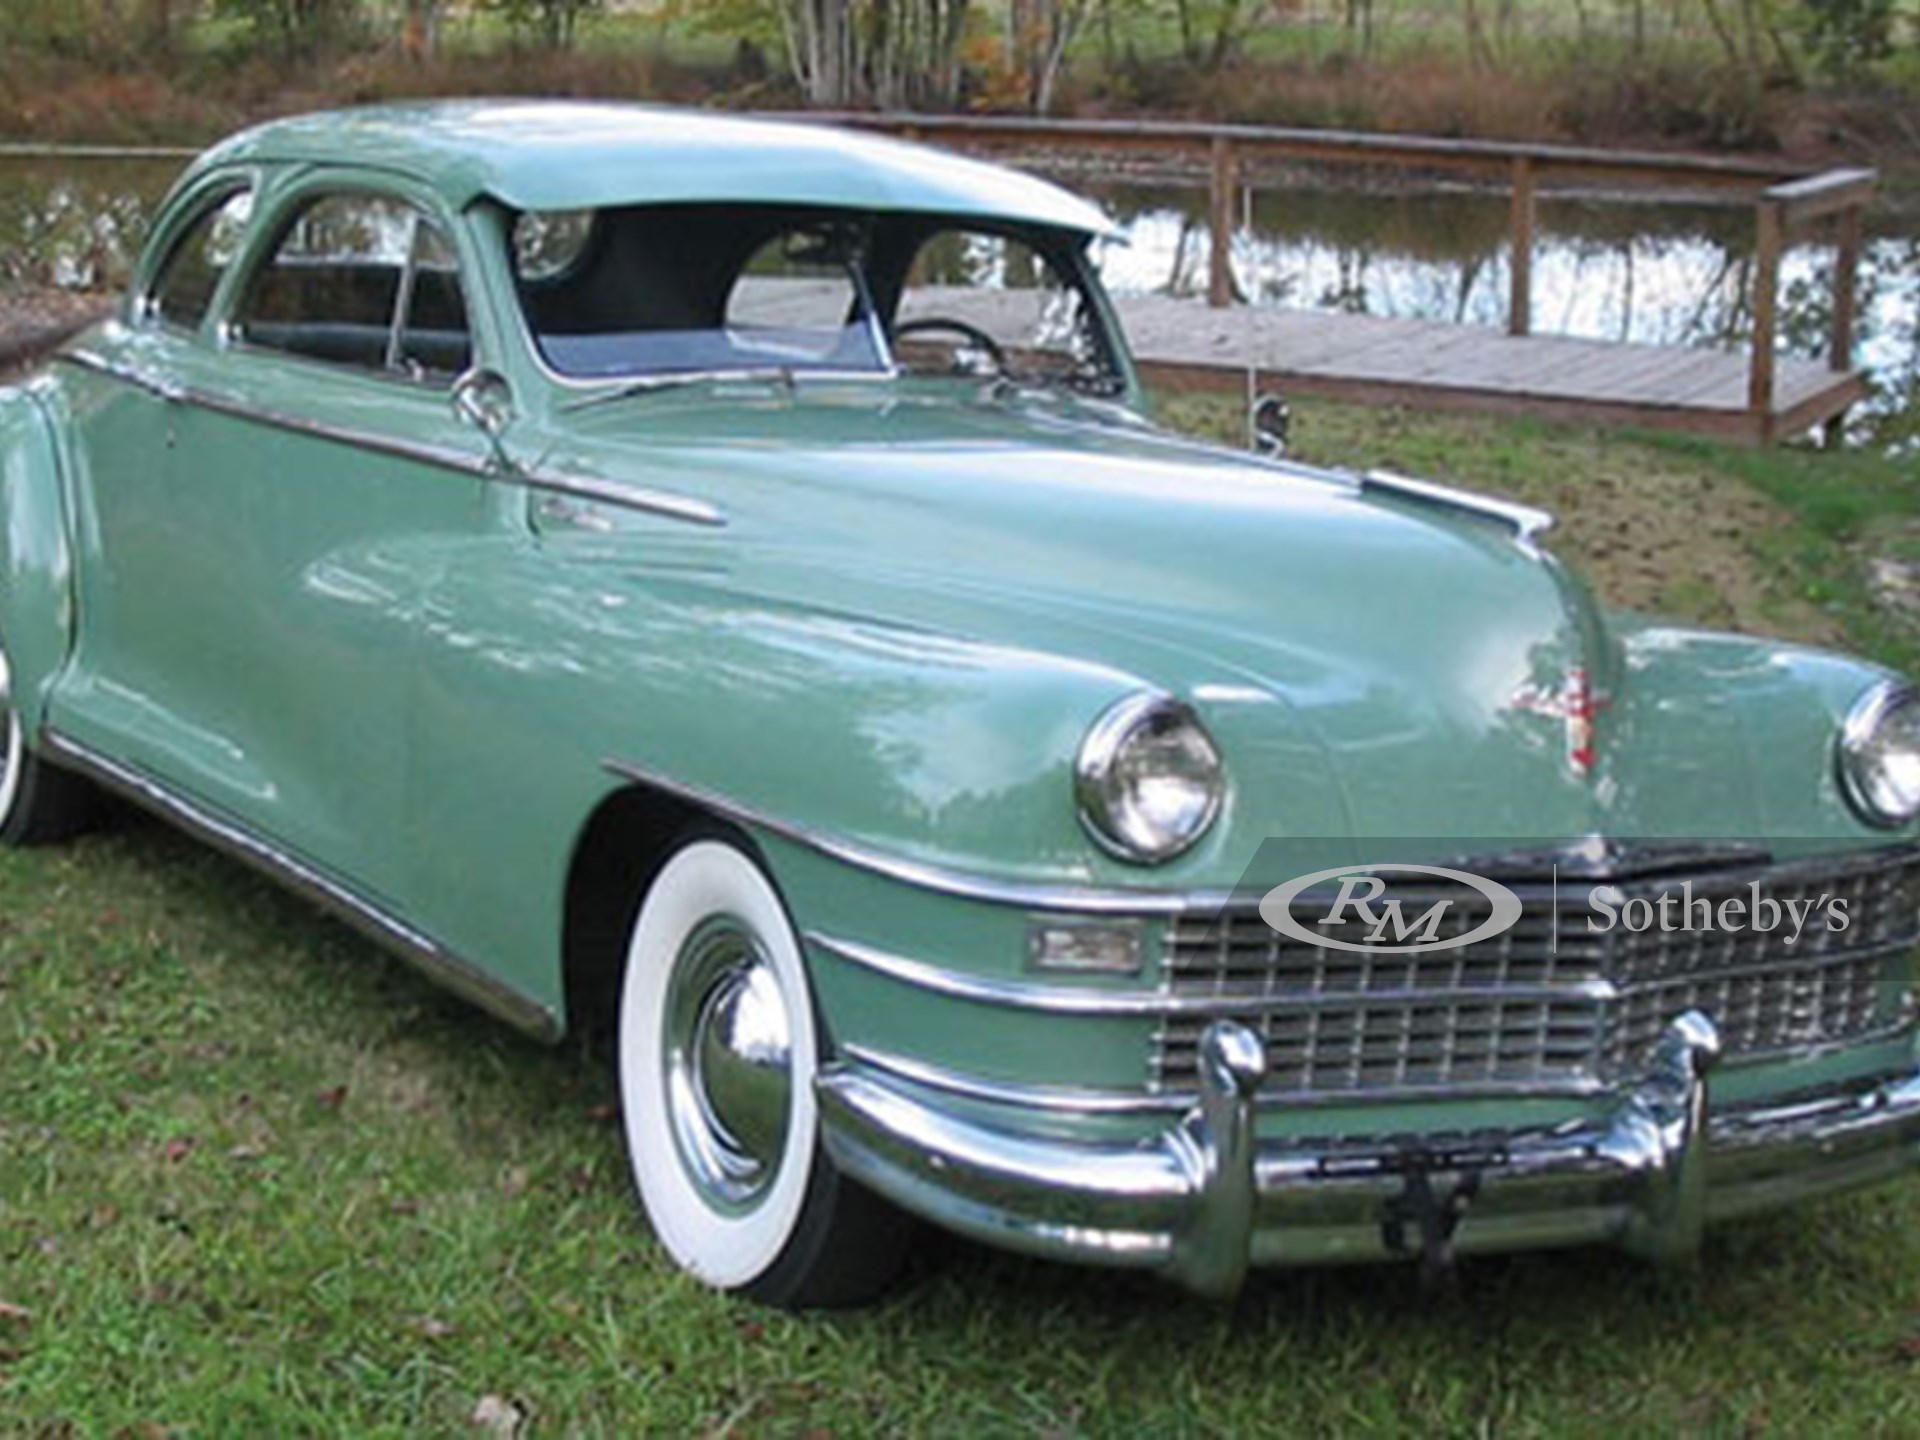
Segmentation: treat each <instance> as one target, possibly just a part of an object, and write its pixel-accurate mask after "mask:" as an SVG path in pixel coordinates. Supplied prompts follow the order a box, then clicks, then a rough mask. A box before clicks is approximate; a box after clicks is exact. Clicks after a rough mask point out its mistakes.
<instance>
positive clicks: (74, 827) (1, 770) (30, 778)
mask: <svg viewBox="0 0 1920 1440" xmlns="http://www.w3.org/2000/svg"><path fill="white" fill-rule="evenodd" d="M0 731H3V732H4V734H3V735H0V843H4V844H7V845H41V844H45V843H47V842H49V841H53V840H64V839H66V838H67V837H68V836H69V835H72V834H75V833H76V832H78V831H80V830H83V829H85V828H86V826H87V824H88V823H89V822H90V821H91V820H92V818H93V813H94V806H95V803H96V800H97V797H96V796H95V794H94V792H93V788H92V787H91V786H89V785H88V784H87V782H86V781H84V780H82V779H81V778H80V777H79V776H77V775H70V774H68V773H67V772H66V771H64V770H60V769H56V768H55V767H54V766H51V765H49V764H47V763H46V762H45V761H44V760H42V759H40V758H39V757H38V756H37V755H35V754H34V753H33V748H32V747H31V746H30V745H28V744H27V733H26V725H25V724H24V723H23V722H22V721H21V719H20V712H19V711H18V710H16V709H15V708H14V704H13V668H12V666H11V665H10V664H9V662H8V660H7V653H6V650H5V648H4V647H3V646H0Z"/></svg>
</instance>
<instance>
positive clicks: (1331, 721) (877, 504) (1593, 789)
mask: <svg viewBox="0 0 1920 1440" xmlns="http://www.w3.org/2000/svg"><path fill="white" fill-rule="evenodd" d="M575 418H576V420H577V422H578V423H576V424H575V425H573V426H571V427H570V428H569V431H568V437H567V439H566V440H565V441H564V442H558V443H554V444H553V445H551V446H550V447H548V448H547V450H546V453H545V454H544V455H543V457H542V458H541V460H540V462H539V464H540V467H541V469H542V470H543V471H546V472H549V473H553V474H557V475H573V476H577V477H579V478H583V479H588V480H594V481H601V482H614V483H618V482H621V481H625V482H628V483H633V484H642V485H647V486H651V487H656V488H660V489H666V490H671V491H675V492H679V493H684V494H688V495H692V496H697V497H699V498H702V499H705V500H707V501H710V502H712V503H714V504H715V505H717V506H718V507H719V508H720V509H721V510H722V511H723V512H724V513H725V516H726V520H727V524H726V525H725V527H724V528H720V529H714V530H707V531H695V530H693V529H691V527H685V526H674V525H667V524H663V523H661V522H659V521H657V520H650V519H648V518H647V517H644V516H635V515H627V516H618V515H612V514H611V512H609V515H610V518H602V519H601V520H600V521H599V522H598V523H599V524H601V525H606V524H617V525H619V526H620V527H621V530H620V533H619V534H618V535H617V536H607V535H601V536H599V537H598V538H596V539H588V538H587V537H586V535H585V533H584V532H582V534H581V535H580V537H579V543H580V544H581V545H582V546H584V547H586V548H589V549H592V550H594V551H597V552H598V553H600V554H601V555H602V556H604V557H605V558H606V559H607V560H608V562H609V563H622V562H623V561H624V562H626V563H635V562H636V561H637V560H638V559H639V557H642V556H645V557H649V558H650V559H651V560H653V561H656V562H657V561H660V560H662V559H664V558H666V556H667V553H668V552H669V551H672V552H673V553H674V555H675V557H676V559H677V560H678V561H679V562H680V563H682V564H684V565H698V566H704V567H706V568H705V570H704V571H703V572H702V573H706V574H708V575H710V577H711V578H712V579H713V581H714V582H715V583H717V584H724V585H726V586H727V587H729V588H730V589H731V590H733V591H734V592H736V593H750V594H753V595H756V596H760V597H764V598H765V599H766V600H767V602H768V603H770V604H780V605H784V606H794V605H798V606H804V607H813V608H818V609H822V610H826V611H831V612H833V613H835V614H837V615H841V616H851V617H856V618H858V619H860V620H862V621H871V622H876V623H880V624H884V625H888V626H896V627H903V628H905V629H908V630H913V631H922V632H933V633H937V634H939V635H942V636H949V637H957V638H961V639H966V640H971V641H976V642H986V643H990V644H996V645H1005V646H1017V647H1019V648H1020V649H1021V651H1022V652H1024V653H1028V654H1031V653H1034V652H1039V653H1041V654H1046V655H1054V656H1058V657H1060V658H1062V659H1063V660H1070V661H1072V662H1073V663H1075V664H1082V665H1084V664H1087V663H1093V664H1098V665H1102V666H1105V667H1108V668H1110V669H1112V670H1114V671H1115V672H1117V673H1118V675H1119V677H1121V679H1122V681H1123V682H1126V683H1137V684H1139V685H1147V686H1156V687H1159V688H1164V689H1166V690H1169V691H1172V692H1175V693H1177V694H1180V695H1182V696H1184V697H1185V698H1187V699H1189V700H1191V701H1192V702H1193V703H1194V704H1195V705H1196V706H1197V707H1198V708H1199V709H1200V710H1201V711H1202V713H1203V714H1204V715H1205V716H1206V720H1207V723H1208V724H1209V726H1210V727H1211V728H1212V729H1213V730H1214V732H1215V734H1216V737H1217V738H1218V739H1219V741H1220V742H1221V744H1222V746H1223V748H1224V749H1225V750H1226V751H1227V752H1228V754H1229V755H1230V756H1231V759H1232V763H1233V767H1234V778H1235V784H1236V804H1237V806H1238V807H1239V809H1240V811H1241V812H1242V813H1241V816H1240V819H1241V822H1242V828H1243V829H1244V828H1251V829H1252V830H1254V831H1257V832H1265V833H1291V834H1294V835H1335V834H1343V835H1396V836H1429V835H1431V836H1459V835H1471V836H1528V835H1570V834H1583V833H1589V832H1591V831H1593V830H1594V829H1596V828H1598V827H1600V826H1601V825H1602V824H1603V822H1604V820H1605V814H1604V812H1605V810H1606V806H1607V800H1608V796H1609V794H1610V793H1612V792H1611V791H1610V789H1609V787H1608V785H1607V784H1606V774H1605V761H1604V730H1605V726H1606V724H1607V723H1609V722H1608V721H1607V720H1606V718H1605V717H1603V720H1602V731H1603V734H1602V736H1601V739H1602V742H1603V743H1602V745H1601V747H1600V748H1601V752H1602V756H1603V758H1602V762H1601V765H1600V767H1599V768H1598V769H1597V770H1596V771H1595V773H1593V774H1588V773H1587V772H1586V771H1585V770H1584V769H1583V768H1582V767H1581V766H1579V765H1577V764H1575V763H1574V761H1573V758H1572V756H1571V751H1572V749H1573V748H1576V741H1577V737H1576V736H1575V735H1574V733H1573V731H1572V729H1571V728H1570V726H1569V722H1568V720H1567V718H1566V716H1565V715H1564V714H1562V713H1560V711H1562V710H1564V709H1565V708H1566V707H1565V705H1564V704H1563V703H1562V697H1563V696H1564V695H1566V694H1568V693H1569V692H1568V690H1567V686H1568V684H1569V676H1570V674H1572V673H1573V672H1576V671H1584V672H1586V673H1587V674H1588V676H1589V680H1590V684H1591V685H1592V687H1594V688H1596V689H1598V690H1599V691H1601V692H1602V695H1603V703H1608V704H1611V705H1615V706H1617V705H1619V704H1620V703H1621V702H1622V700H1623V697H1621V696H1618V695H1614V694H1611V693H1608V692H1610V691H1611V689H1612V688H1613V687H1615V686H1616V685H1617V683H1618V678H1619V673H1620V672H1619V667H1618V666H1617V664H1616V663H1615V660H1614V657H1613V654H1612V646H1611V644H1610V643H1609V642H1608V640H1607V639H1606V635H1605V630H1604V628H1603V626H1602V624H1601V622H1600V619H1599V617H1598V615H1597V613H1596V612H1595V610H1594V608H1593V606H1592V605H1591V603H1590V602H1589V601H1588V600H1587V598H1586V597H1585V595H1584V594H1583V592H1582V591H1581V590H1580V589H1579V588H1578V587H1577V586H1576V585H1574V584H1573V583H1572V582H1571V581H1570V580H1569V579H1568V577H1567V576H1566V575H1565V573H1564V572H1562V571H1561V570H1560V569H1559V567H1558V566H1556V565H1555V564H1554V563H1553V562H1552V561H1551V560H1550V559H1548V558H1546V557H1544V556H1543V555H1541V554H1540V553H1538V552H1537V551H1535V550H1534V549H1533V547H1531V546H1530V545H1529V544H1527V543H1525V541H1524V540H1523V538H1522V537H1521V536H1520V535H1519V534H1518V533H1517V531H1516V530H1515V528H1514V526H1513V525H1512V524H1510V523H1508V522H1506V521H1503V520H1501V519H1499V518H1498V517H1495V516H1490V515H1487V514H1485V513H1480V512H1476V511H1474V510H1473V509H1471V508H1469V507H1468V506H1466V505H1464V504H1450V503H1447V502H1446V501H1444V500H1442V499H1436V498H1433V497H1426V498H1421V497H1412V496H1406V495H1399V494H1395V493H1393V492H1390V491H1387V490H1382V489H1375V488H1373V487H1370V486H1364V485H1362V484H1360V483H1358V482H1357V481H1356V480H1355V479H1354V478H1353V477H1350V476H1343V475H1339V474H1334V473H1330V472H1321V471H1313V470H1309V469H1305V468H1302V467H1282V466H1275V465H1270V464H1266V463H1263V462H1258V461H1253V460H1251V459H1249V458H1247V457H1243V456H1238V455H1235V454H1232V453H1231V452H1227V451H1223V450H1217V449H1213V448H1211V447H1204V446H1198V445H1193V444H1190V443H1187V442H1184V441H1179V440H1175V439H1173V438H1171V437H1167V436H1165V435H1162V434H1160V433H1158V432H1155V431H1151V430H1148V429H1145V428H1144V427H1140V428H1135V427H1129V426H1125V425H1117V424H1114V423H1110V422H1109V423H1104V424H1099V423H1094V422H1092V421H1091V420H1088V419H1087V418H1085V417H1084V416H1081V415H1078V414H1076V413H1075V412H1074V410H1073V409H1072V408H1070V407H1064V406H1062V407H1052V408H1047V407H1040V406H1023V405H1021V404H1018V403H1013V402H1008V401H1004V400H1001V401H996V400H992V399H988V398H984V397H983V398H982V399H981V400H979V401H978V402H977V403H973V404H955V403H953V402H952V401H951V400H947V401H944V402H942V403H938V404H936V403H932V402H924V403H920V402H916V401H914V400H912V399H910V398H909V399H901V398H899V397H897V396H896V397H890V398H888V399H886V400H884V401H883V400H880V399H876V398H872V397H869V396H867V395H840V394H825V395H820V394H808V393H807V392H805V391H802V392H801V393H800V394H798V395H792V394H780V393H777V392H772V391H767V390H761V389H758V388H757V387H748V388H743V389H742V390H741V391H739V392H737V393H734V394H731V395H727V396H714V395H704V396H700V397H693V396H685V397H680V396H674V397H669V396H656V397H647V398H638V399H635V400H633V401H628V402H618V403H615V404H611V405H608V406H606V407H604V408H601V409H598V410H595V411H592V412H585V413H583V414H581V415H579V416H577V417H575ZM716 436H718V437H720V438H715V437H716ZM663 532H667V533H663ZM1243 839H1244V836H1243Z"/></svg>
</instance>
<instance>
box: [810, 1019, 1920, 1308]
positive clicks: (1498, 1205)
mask: <svg viewBox="0 0 1920 1440" xmlns="http://www.w3.org/2000/svg"><path fill="white" fill-rule="evenodd" d="M1718 1054H1719V1037H1718V1035H1717V1033H1716V1032H1715V1030H1714V1026H1713V1024H1712V1022H1711V1021H1710V1020H1708V1019H1707V1018H1706V1017H1705V1016H1703V1015H1701V1014H1699V1013H1698V1012H1693V1013H1690V1014H1687V1015H1684V1016H1682V1017H1680V1018H1679V1019H1678V1020H1676V1021H1674V1022H1673V1024H1672V1025H1671V1026H1670V1027H1669V1028H1668V1030H1667V1031H1666V1033H1665V1035H1664V1036H1663V1038H1662V1040H1661V1042H1660V1045H1659V1048H1658V1051H1657V1053H1656V1055H1655V1058H1654V1060H1653V1063H1652V1065H1651V1066H1650V1067H1649V1070H1648V1073H1647V1074H1646V1075H1645V1076H1644V1077H1642V1079H1641V1080H1639V1081H1638V1082H1637V1083H1635V1084H1634V1085H1632V1086H1631V1087H1629V1088H1627V1089H1625V1090H1624V1091H1623V1092H1622V1093H1621V1094H1620V1096H1619V1098H1618V1100H1617V1102H1616V1103H1615V1105H1614V1107H1613V1108H1612V1111H1611V1113H1610V1114H1609V1115H1608V1116H1607V1118H1606V1119H1605V1120H1604V1121H1603V1122H1600V1123H1597V1124H1588V1125H1572V1126H1567V1127H1562V1128H1559V1129H1554V1130H1547V1131H1539V1132H1532V1133H1517V1134H1512V1135H1496V1136H1492V1137H1486V1136H1480V1135H1474V1136H1462V1137H1450V1138H1448V1139H1446V1140H1444V1141H1443V1140H1440V1139H1431V1140H1419V1141H1416V1140H1412V1139H1407V1140H1380V1141H1371V1142H1365V1143H1358V1142H1322V1143H1318V1144H1309V1143H1302V1142H1294V1143H1291V1144H1288V1145H1284V1146H1283V1145H1275V1144H1270V1143H1269V1144H1262V1143H1260V1142H1259V1141H1258V1140H1257V1138H1256V1135H1255V1092H1256V1090H1257V1088H1258V1086H1259V1083H1260V1079H1261V1076H1262V1074H1263V1073H1264V1069H1265V1057H1264V1056H1263V1054H1262V1053H1261V1048H1260V1043H1259V1041H1258V1040H1257V1039H1256V1038H1255V1037H1254V1036H1253V1034H1252V1033H1251V1032H1250V1031H1248V1030H1246V1029H1245V1028H1243V1027H1241V1026H1239V1025H1237V1024H1235V1023H1233V1022H1231V1021H1221V1022H1218V1023H1216V1024H1215V1025H1213V1026H1212V1027H1211V1028H1210V1029H1209V1030H1208V1031H1207V1033H1206V1035H1205V1037H1204V1038H1203V1040H1202V1043H1201V1064H1200V1078H1201V1100H1200V1102H1199V1103H1198V1104H1197V1105H1196V1106H1195V1107H1194V1108H1193V1110H1192V1111H1191V1112H1189V1113H1188V1114H1187V1115H1185V1116H1184V1117H1182V1118H1181V1119H1180V1120H1179V1121H1178V1122H1177V1123H1175V1124H1174V1125H1173V1126H1172V1127H1171V1128H1169V1129H1168V1130H1167V1131H1165V1132H1164V1133H1163V1134H1161V1135H1159V1136H1158V1137H1156V1138H1155V1139H1153V1140H1151V1141H1148V1142H1145V1143H1141V1144H1137V1145H1122V1144H1116V1143H1077V1142H1072V1141H1066V1140H1060V1139H1054V1138H1041V1137H1036V1136H1034V1135H1030V1134H1023V1133H1017V1132H1015V1131H1013V1130H1010V1129H1006V1128H1002V1127H1000V1126H997V1125H993V1124H989V1123H985V1122H983V1121H980V1120H977V1119H972V1118H962V1117H961V1116H958V1115H956V1114H954V1113H952V1112H951V1111H950V1110H948V1109H946V1108H944V1107H942V1106H941V1105H939V1104H938V1103H936V1102H934V1101H931V1100H929V1099H927V1098H924V1097H923V1096H922V1095H920V1094H918V1093H916V1092H915V1091H914V1090H913V1089H912V1088H911V1087H910V1086H906V1085H903V1084H900V1083H899V1082H897V1081H896V1080H894V1079H893V1078H891V1077H889V1076H886V1075H883V1074H882V1073H880V1072H878V1071H877V1070H874V1069H871V1068H869V1067H865V1066H862V1065H860V1064H858V1063H857V1062H849V1063H843V1064H841V1065H838V1066H836V1067H834V1068H832V1069H830V1070H829V1071H827V1072H826V1073H825V1074H823V1075H822V1077H821V1079H820V1081H819V1091H820V1102H821V1111H822V1118H823V1120H824V1123H825V1129H826V1140H827V1145H828V1149H829V1151H830V1153H831V1154H832V1156H833V1158H834V1160H835V1161H836V1163H838V1164H839V1166H840V1167H841V1168H842V1169H843V1170H844V1171H846V1172H847V1173H849V1174H850V1175H852V1176H854V1177H855V1178H857V1179H859V1180H860V1181H862V1182H863V1183H865V1184H866V1185H868V1186H869V1187H871V1188H872V1189H874V1190H876V1191H878V1192H879V1193H881V1194H882V1195H885V1196H887V1197H888V1198H890V1199H892V1200H893V1201H895V1202H896V1203H897V1204H899V1205H900V1206H902V1207H903V1208H904V1209H906V1210H909V1211H911V1212H914V1213H916V1214H919V1215H922V1216H924V1217H926V1218H927V1219H929V1220H932V1221H934V1222H935V1223H937V1224H939V1225H942V1226H944V1227H946V1228H948V1229H951V1230H955V1231H959V1232H960V1233H962V1234H966V1235H971V1236H973V1237H975V1238H977V1239H981V1240H984V1241H987V1242H989V1243H992V1244H995V1245H999V1246H1002V1247H1005V1248H1009V1249H1016V1250H1021V1251H1025V1252H1028V1253H1031V1254H1036V1255H1042V1256H1047V1257H1051V1258H1057V1259H1066V1260H1076V1261H1083V1262H1091V1263H1098V1264H1107V1265H1122V1266H1133V1267H1141V1268H1148V1269H1154V1270H1159V1271H1162V1272H1164V1273H1166V1274H1168V1275H1169V1276H1171V1277H1172V1278H1174V1279H1176V1280H1178V1281H1180V1282H1181V1283H1183V1284H1185V1285H1187V1286H1188V1287H1189V1288H1192V1289H1194V1290H1197V1291H1200V1292H1202V1293H1205V1294H1213V1295H1228V1294H1232V1293H1233V1292H1234V1291H1235V1290H1237V1289H1238V1288H1239V1286H1240V1283H1241V1281H1242V1280H1243V1279H1244V1278H1245V1275H1246V1271H1247V1268H1248V1267H1249V1266H1250V1265H1282V1264H1310V1263H1326V1262H1332V1261H1345V1260H1371V1259H1384V1258H1391V1257H1394V1256H1412V1257H1418V1258H1421V1259H1423V1260H1424V1261H1425V1262H1426V1263H1428V1264H1442V1263H1445V1261H1446V1260H1448V1259H1449V1258H1451V1256H1452V1255H1453V1254H1454V1253H1455V1252H1470V1251H1498V1250H1522V1249H1534V1248H1540V1247H1546V1246H1559V1245H1574V1244H1589V1243H1598V1242H1606V1243H1613V1244H1618V1245H1621V1246H1623V1247H1625V1248H1626V1249H1628V1250H1630V1251H1633V1252H1634V1253H1636V1254H1640V1255H1643V1256H1647V1257H1649V1258H1653V1259H1670V1258H1674V1257H1678V1256H1683V1255H1686V1254H1688V1253H1690V1252H1691V1251H1692V1250H1693V1249H1694V1248H1695V1247H1696V1246H1697V1245H1698V1244H1699V1240H1700V1234H1701V1231H1702V1228H1703V1227H1704V1226H1705V1224H1706V1223H1707V1222H1708V1221H1712V1220H1720V1219H1725V1218H1728V1217H1731V1216H1735V1215H1741V1214H1746V1213H1750V1212H1753V1211H1757V1210H1763V1209H1770V1208H1772V1207H1775V1206H1779V1205H1785V1204H1789V1203H1792V1202H1794V1201H1798V1200H1804V1199H1807V1198H1810V1197H1813V1196H1818V1195H1824V1194H1829V1193H1832V1192H1835V1191H1839V1190H1845V1189H1851V1188H1854V1187H1856V1186H1860V1185H1866V1184H1870V1183H1872V1182H1874V1181H1877V1180H1881V1179H1884V1178H1886V1177H1888V1176H1891V1175H1894V1174H1897V1173H1899V1172H1900V1171H1903V1170H1906V1169H1908V1168H1910V1167H1912V1166H1913V1165H1914V1164H1916V1163H1917V1162H1920V1072H1915V1073H1912V1074H1908V1075H1905V1076H1902V1077H1899V1078H1897V1079H1893V1080H1889V1081H1885V1082H1882V1083H1880V1084H1877V1085H1874V1086H1872V1087H1870V1088H1867V1089H1855V1090H1850V1091H1848V1092H1846V1093H1844V1094H1822V1095H1818V1096H1814V1097H1811V1098H1805V1099H1801V1100H1799V1101H1797V1102H1794V1103H1779V1104H1773V1105H1768V1106H1763V1107H1755V1108H1749V1109H1743V1110H1737V1111H1727V1112H1723V1113H1715V1112H1714V1111H1713V1110H1712V1108H1711V1105H1710V1102H1709V1093H1708V1091H1709V1086H1708V1079H1707V1077H1708V1073H1709V1071H1710V1070H1711V1069H1712V1066H1713V1062H1714V1061H1715V1059H1716V1058H1717V1056H1718Z"/></svg>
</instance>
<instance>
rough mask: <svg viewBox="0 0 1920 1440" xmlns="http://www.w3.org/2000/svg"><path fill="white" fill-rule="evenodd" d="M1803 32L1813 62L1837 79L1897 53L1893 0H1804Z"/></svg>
mask: <svg viewBox="0 0 1920 1440" xmlns="http://www.w3.org/2000/svg"><path fill="white" fill-rule="evenodd" d="M1801 3H1802V5H1803V6H1804V7H1805V14H1804V15H1803V16H1802V18H1801V22H1800V23H1801V30H1802V32H1803V33H1804V35H1805V36H1806V44H1807V49H1808V50H1809V51H1810V52H1811V53H1812V55H1813V63H1814V64H1815V65H1817V66H1819V67H1820V70H1821V71H1822V73H1824V74H1826V75H1828V76H1831V77H1832V78H1834V79H1836V80H1845V79H1849V78H1852V77H1853V76H1856V75H1858V74H1859V73H1860V72H1861V71H1862V70H1864V69H1865V68H1866V67H1867V66H1869V65H1871V64H1873V63H1874V62H1875V61H1877V60H1884V59H1886V58H1887V57H1888V56H1889V55H1891V54H1892V53H1893V27H1894V3H1893V0H1801Z"/></svg>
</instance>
